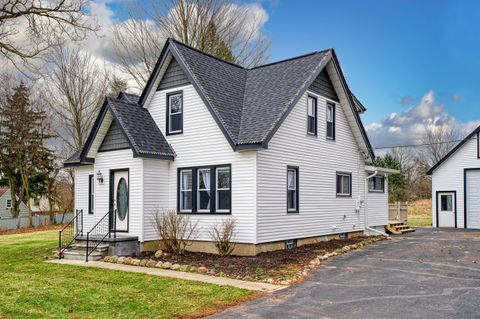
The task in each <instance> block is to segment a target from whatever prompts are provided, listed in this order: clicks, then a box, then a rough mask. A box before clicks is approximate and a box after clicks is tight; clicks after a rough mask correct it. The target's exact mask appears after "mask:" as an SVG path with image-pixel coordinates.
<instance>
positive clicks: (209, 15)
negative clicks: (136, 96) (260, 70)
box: [114, 0, 269, 88]
mask: <svg viewBox="0 0 480 319" xmlns="http://www.w3.org/2000/svg"><path fill="white" fill-rule="evenodd" d="M252 8H253V7H252V6H246V5H244V6H240V5H237V4H234V3H232V2H229V1H228V0H164V1H161V2H155V1H151V2H150V3H147V4H141V3H135V5H134V6H131V7H130V9H129V10H128V15H129V19H128V20H126V21H125V22H124V23H122V24H119V25H116V26H115V30H114V42H115V46H116V48H117V52H118V59H119V62H120V65H121V68H122V70H123V71H124V72H125V73H127V74H129V75H130V76H131V77H132V79H133V80H135V82H136V83H137V85H138V87H139V88H143V86H144V85H145V83H146V81H147V78H148V76H149V74H151V72H152V70H153V67H154V65H155V62H156V59H157V58H158V54H159V53H160V50H161V48H162V46H163V44H164V42H165V40H166V38H168V37H171V38H174V39H177V40H179V41H181V42H183V43H185V44H187V45H190V46H193V47H195V48H198V49H200V50H202V51H204V52H206V53H210V54H212V55H214V56H217V57H219V58H222V59H225V60H227V61H230V62H234V63H237V64H240V65H243V66H245V67H252V66H256V65H259V64H261V63H263V62H265V61H266V60H267V58H268V56H267V54H268V48H269V41H268V40H267V39H266V38H265V37H264V36H263V34H262V33H261V30H260V29H261V27H262V25H263V22H264V21H265V17H264V16H262V15H259V14H256V12H255V10H252ZM145 17H147V19H145Z"/></svg>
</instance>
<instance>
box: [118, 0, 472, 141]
mask: <svg viewBox="0 0 480 319" xmlns="http://www.w3.org/2000/svg"><path fill="white" fill-rule="evenodd" d="M242 3H246V4H252V3H255V4H259V5H260V6H261V7H262V8H263V10H265V12H266V14H267V15H268V20H267V22H266V23H265V24H264V25H263V33H264V34H265V35H266V36H267V38H269V39H270V40H271V50H270V60H272V61H276V60H281V59H285V58H289V57H292V56H297V55H302V54H305V53H308V52H311V51H316V50H322V49H326V48H335V50H336V53H337V55H338V57H339V60H340V63H341V65H342V68H343V70H344V73H345V75H346V77H347V81H348V83H349V85H350V87H351V89H352V91H353V92H354V94H355V95H356V96H357V97H358V98H359V99H360V100H361V101H362V102H363V104H364V105H365V106H366V107H367V109H368V111H367V112H366V114H364V115H363V121H364V123H365V125H366V127H367V130H368V132H369V135H370V138H371V140H372V143H373V144H374V146H384V145H400V144H407V143H417V142H419V139H420V138H421V131H422V129H423V127H424V125H449V126H452V127H453V126H457V127H460V128H462V129H464V130H465V131H468V130H469V129H471V128H472V127H474V126H476V125H478V124H480V122H479V120H480V105H479V103H478V102H477V101H479V100H480V81H479V74H480V61H479V57H480V54H479V52H480V23H479V21H480V1H453V0H452V1H441V0H436V1H433V0H421V1H413V0H402V1H380V0H362V1H358V0H357V1H354V0H338V1H330V0H329V1H323V0H321V1H318V0H317V1H286V0H270V1H262V2H251V1H242ZM108 6H109V8H110V9H111V10H112V11H113V12H114V15H115V18H116V19H118V20H122V17H123V16H124V14H123V13H122V11H121V7H122V4H118V3H109V4H108ZM392 113H393V114H392Z"/></svg>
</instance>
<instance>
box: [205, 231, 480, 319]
mask: <svg viewBox="0 0 480 319" xmlns="http://www.w3.org/2000/svg"><path fill="white" fill-rule="evenodd" d="M211 318H435V319H440V318H480V232H479V231H465V230H437V229H417V231H416V232H415V233H412V234H409V235H404V236H396V237H394V239H393V240H391V241H383V242H380V243H378V244H376V245H373V246H369V247H366V248H363V249H360V250H357V251H354V252H351V253H348V254H346V255H342V256H338V257H335V258H333V259H331V260H329V261H328V262H327V263H325V264H324V265H323V266H321V267H320V268H319V269H318V270H317V271H316V272H315V273H313V274H312V276H311V277H310V278H309V279H307V280H306V281H304V282H303V283H301V284H298V285H295V286H292V287H290V288H288V289H284V290H281V291H278V292H276V293H273V294H270V295H266V296H264V297H262V298H259V299H256V300H253V301H251V302H248V303H245V304H242V305H240V306H237V307H234V308H230V309H228V310H226V311H224V312H223V313H220V314H217V315H215V316H212V317H211Z"/></svg>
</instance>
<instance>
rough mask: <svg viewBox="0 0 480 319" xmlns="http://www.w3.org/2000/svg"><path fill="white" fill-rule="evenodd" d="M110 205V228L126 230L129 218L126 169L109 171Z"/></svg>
mask: <svg viewBox="0 0 480 319" xmlns="http://www.w3.org/2000/svg"><path fill="white" fill-rule="evenodd" d="M111 179H112V180H111V182H110V206H111V211H112V218H111V219H110V220H111V221H112V225H111V227H112V229H115V230H116V231H120V232H128V219H129V216H128V215H129V207H128V206H129V200H128V197H129V191H128V189H129V185H128V184H129V178H128V170H116V171H113V172H112V173H111Z"/></svg>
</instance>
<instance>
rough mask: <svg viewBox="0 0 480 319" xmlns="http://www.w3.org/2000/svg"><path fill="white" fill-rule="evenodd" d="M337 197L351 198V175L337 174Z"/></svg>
mask: <svg viewBox="0 0 480 319" xmlns="http://www.w3.org/2000/svg"><path fill="white" fill-rule="evenodd" d="M337 196H338V197H351V196H352V174H351V173H341V172H337Z"/></svg>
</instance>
